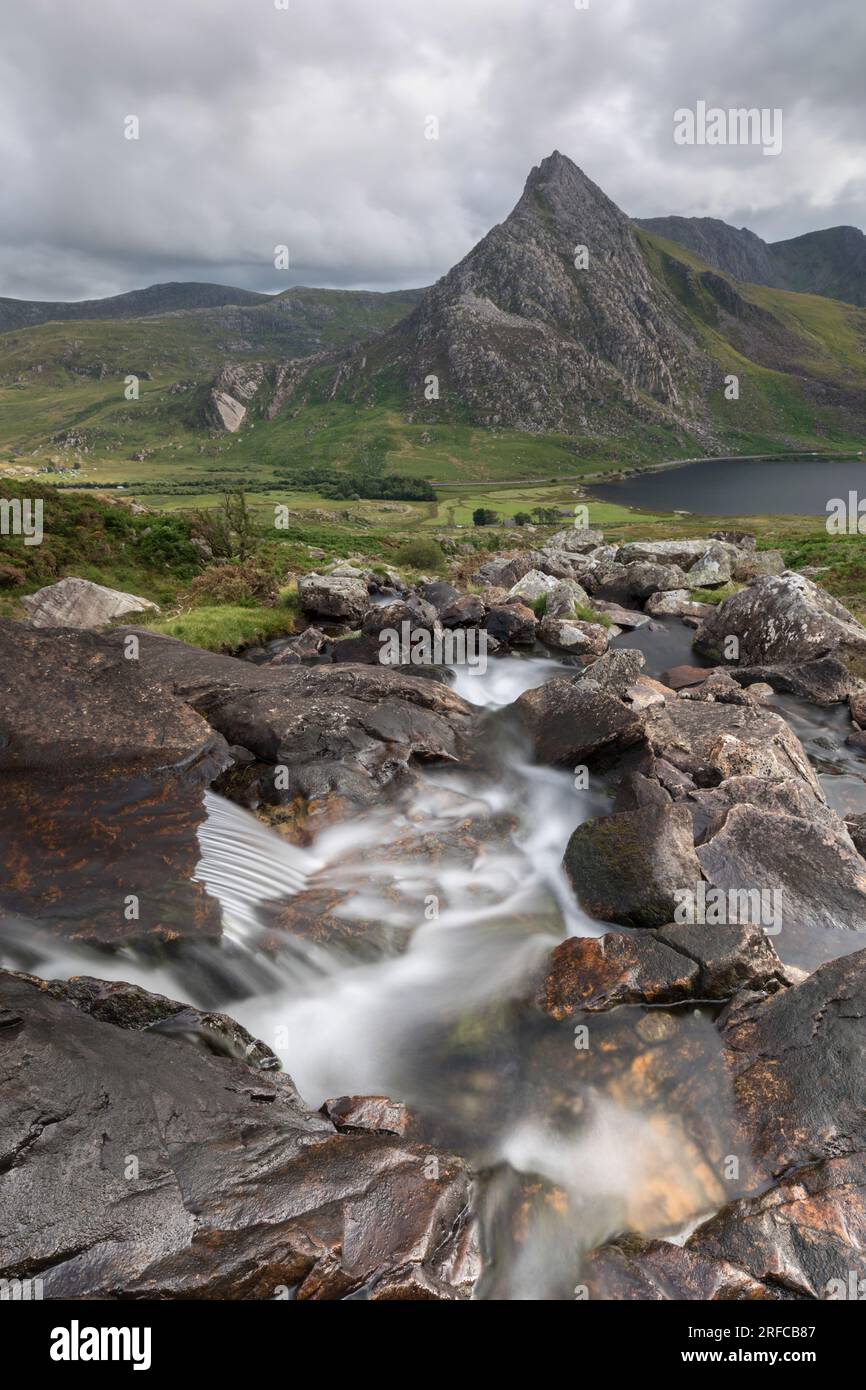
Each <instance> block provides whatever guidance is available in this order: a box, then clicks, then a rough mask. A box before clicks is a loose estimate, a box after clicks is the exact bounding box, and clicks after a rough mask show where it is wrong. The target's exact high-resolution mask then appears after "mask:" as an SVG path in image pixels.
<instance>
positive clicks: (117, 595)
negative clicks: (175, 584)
mask: <svg viewBox="0 0 866 1390" xmlns="http://www.w3.org/2000/svg"><path fill="white" fill-rule="evenodd" d="M21 603H22V606H23V607H24V608H25V609H26V610H27V616H28V618H29V620H30V622H31V623H32V624H33V626H34V627H76V628H92V629H97V628H103V627H107V626H108V624H109V623H112V622H114V621H116V620H117V619H118V618H129V617H131V616H132V615H133V614H134V613H146V612H150V613H158V612H159V608H158V607H157V605H156V604H155V603H151V601H150V599H147V598H139V597H138V595H136V594H125V593H123V592H122V590H120V589H107V588H106V587H105V585H103V584H93V583H91V581H90V580H89V579H72V578H70V579H59V580H58V581H57V583H56V584H49V585H48V587H47V588H45V589H37V591H36V593H35V594H25V596H24V598H22V600H21Z"/></svg>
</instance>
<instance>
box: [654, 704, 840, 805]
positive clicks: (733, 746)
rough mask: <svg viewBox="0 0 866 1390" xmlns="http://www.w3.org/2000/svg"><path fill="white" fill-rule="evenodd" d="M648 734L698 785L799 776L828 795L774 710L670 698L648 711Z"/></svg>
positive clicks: (659, 750)
mask: <svg viewBox="0 0 866 1390" xmlns="http://www.w3.org/2000/svg"><path fill="white" fill-rule="evenodd" d="M646 736H647V742H648V743H649V745H650V748H651V749H652V751H653V753H654V754H655V755H656V757H658V758H662V759H664V760H665V762H667V763H669V764H671V765H672V766H673V767H675V768H678V769H679V770H680V771H681V772H683V773H685V774H687V775H688V776H689V777H691V778H692V779H693V780H694V781H695V782H696V783H697V784H698V786H702V787H712V786H716V785H717V784H718V783H719V782H721V781H723V780H724V779H725V778H726V777H736V776H740V775H747V776H757V777H772V778H777V779H778V778H785V777H798V778H800V779H801V781H803V782H805V783H806V785H807V786H808V787H809V788H810V790H811V791H813V792H814V793H815V795H816V796H817V797H818V799H819V800H821V801H823V800H824V795H823V793H822V792H821V789H820V787H819V785H818V781H817V778H816V776H815V773H814V771H813V770H812V767H811V765H810V763H809V759H808V758H807V756H806V752H805V750H804V748H803V746H802V744H801V743H800V740H799V739H798V738H797V736H796V734H795V733H793V731H792V730H791V728H790V726H789V725H788V724H787V722H786V721H785V720H784V719H783V718H782V717H781V715H778V714H776V713H774V712H773V711H772V710H769V709H763V708H754V707H749V706H738V705H727V704H702V703H698V702H695V701H688V700H682V699H679V700H668V701H667V702H666V703H665V704H664V705H661V706H658V707H657V708H654V709H653V710H651V711H649V713H648V715H647V720H646Z"/></svg>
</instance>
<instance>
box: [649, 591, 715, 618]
mask: <svg viewBox="0 0 866 1390" xmlns="http://www.w3.org/2000/svg"><path fill="white" fill-rule="evenodd" d="M644 607H645V609H646V611H647V613H649V615H650V617H651V618H698V619H700V620H701V621H703V619H704V618H708V617H710V615H711V614H712V611H713V605H712V604H711V603H695V602H693V600H692V599H691V597H690V594H689V591H688V589H669V590H668V591H667V593H665V594H650V596H649V598H648V599H647V601H646V603H645V604H644Z"/></svg>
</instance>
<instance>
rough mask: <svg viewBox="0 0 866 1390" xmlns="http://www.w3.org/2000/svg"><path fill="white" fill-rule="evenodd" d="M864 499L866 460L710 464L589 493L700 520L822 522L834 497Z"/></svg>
mask: <svg viewBox="0 0 866 1390" xmlns="http://www.w3.org/2000/svg"><path fill="white" fill-rule="evenodd" d="M851 491H854V492H857V493H858V494H859V496H861V497H866V459H848V460H841V459H792V460H787V461H785V462H772V461H770V460H762V459H712V460H710V461H709V462H700V463H686V464H682V465H681V466H679V467H677V468H665V469H660V470H659V471H658V472H656V473H638V474H635V475H634V476H633V477H629V478H621V479H617V480H616V481H613V482H609V483H597V484H594V485H593V486H591V487H588V488H587V492H588V493H589V495H590V496H591V497H596V498H598V499H600V500H603V501H605V502H617V503H619V504H620V506H624V507H639V508H640V509H641V510H643V511H650V512H673V511H686V512H694V513H697V514H698V515H703V516H767V515H770V516H773V515H775V516H822V517H823V516H826V514H827V503H828V502H829V501H830V499H831V498H833V497H842V498H846V499H847V497H848V493H849V492H851Z"/></svg>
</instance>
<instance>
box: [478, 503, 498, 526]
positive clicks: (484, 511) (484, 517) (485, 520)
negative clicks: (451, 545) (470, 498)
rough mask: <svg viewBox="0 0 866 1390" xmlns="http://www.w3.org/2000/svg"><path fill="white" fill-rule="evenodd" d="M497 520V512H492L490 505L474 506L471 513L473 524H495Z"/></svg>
mask: <svg viewBox="0 0 866 1390" xmlns="http://www.w3.org/2000/svg"><path fill="white" fill-rule="evenodd" d="M498 522H499V513H498V512H494V511H492V510H491V509H490V507H476V508H475V511H474V512H473V513H472V525H473V526H496V525H497V524H498Z"/></svg>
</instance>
